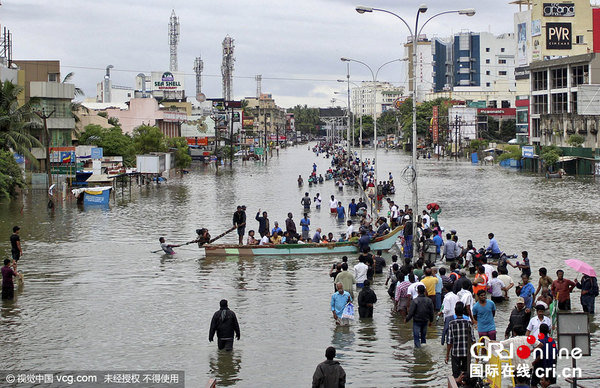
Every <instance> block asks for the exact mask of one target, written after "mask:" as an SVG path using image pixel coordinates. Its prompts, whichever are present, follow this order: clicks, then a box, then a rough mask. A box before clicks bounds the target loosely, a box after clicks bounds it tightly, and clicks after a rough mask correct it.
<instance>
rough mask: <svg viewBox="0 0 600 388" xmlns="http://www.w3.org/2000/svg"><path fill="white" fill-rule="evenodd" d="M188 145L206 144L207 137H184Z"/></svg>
mask: <svg viewBox="0 0 600 388" xmlns="http://www.w3.org/2000/svg"><path fill="white" fill-rule="evenodd" d="M186 140H187V143H188V145H197V146H206V145H208V137H188V138H186Z"/></svg>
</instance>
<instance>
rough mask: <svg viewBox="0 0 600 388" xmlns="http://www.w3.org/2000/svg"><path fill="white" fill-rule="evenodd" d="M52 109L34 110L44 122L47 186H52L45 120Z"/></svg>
mask: <svg viewBox="0 0 600 388" xmlns="http://www.w3.org/2000/svg"><path fill="white" fill-rule="evenodd" d="M54 112H55V111H54V110H53V111H52V112H50V113H49V114H46V113H45V111H44V110H43V109H42V111H41V112H39V111H38V112H35V114H36V115H38V117H39V118H40V119H42V121H43V122H44V135H45V136H46V173H47V174H48V187H50V186H52V171H51V169H50V131H48V123H47V121H46V120H48V118H49V117H50V116H52V115H53V114H54Z"/></svg>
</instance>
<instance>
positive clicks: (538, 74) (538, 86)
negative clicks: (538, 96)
mask: <svg viewBox="0 0 600 388" xmlns="http://www.w3.org/2000/svg"><path fill="white" fill-rule="evenodd" d="M532 82H533V85H532V88H533V90H546V89H548V73H547V72H546V70H542V71H534V72H533V77H532Z"/></svg>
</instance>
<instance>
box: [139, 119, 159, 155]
mask: <svg viewBox="0 0 600 388" xmlns="http://www.w3.org/2000/svg"><path fill="white" fill-rule="evenodd" d="M133 149H134V151H135V153H136V155H143V154H147V153H149V152H165V151H166V150H167V145H166V143H165V136H164V135H163V133H162V132H161V131H160V129H159V128H158V127H154V126H150V125H140V126H139V127H137V128H136V129H134V130H133Z"/></svg>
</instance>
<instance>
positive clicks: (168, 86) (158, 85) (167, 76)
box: [151, 71, 185, 91]
mask: <svg viewBox="0 0 600 388" xmlns="http://www.w3.org/2000/svg"><path fill="white" fill-rule="evenodd" d="M151 79H152V90H164V91H179V90H185V83H184V75H183V73H178V72H170V71H165V72H160V71H153V72H152V78H151Z"/></svg>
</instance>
